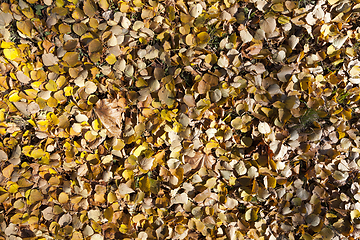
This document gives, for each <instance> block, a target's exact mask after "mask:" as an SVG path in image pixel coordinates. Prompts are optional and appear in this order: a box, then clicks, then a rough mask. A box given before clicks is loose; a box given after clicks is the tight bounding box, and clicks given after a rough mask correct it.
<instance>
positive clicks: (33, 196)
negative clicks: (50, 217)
mask: <svg viewBox="0 0 360 240" xmlns="http://www.w3.org/2000/svg"><path fill="white" fill-rule="evenodd" d="M26 193H28V196H27V199H28V204H33V203H36V202H38V201H41V200H43V199H44V195H43V194H42V193H41V192H40V191H39V190H38V189H30V190H28V191H27V192H26ZM25 195H26V194H25Z"/></svg>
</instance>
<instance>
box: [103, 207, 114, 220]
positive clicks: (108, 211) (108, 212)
mask: <svg viewBox="0 0 360 240" xmlns="http://www.w3.org/2000/svg"><path fill="white" fill-rule="evenodd" d="M113 216H114V209H113V208H112V207H111V206H110V207H108V208H107V209H105V211H104V217H105V218H106V219H107V220H108V221H109V222H111V220H112V218H113Z"/></svg>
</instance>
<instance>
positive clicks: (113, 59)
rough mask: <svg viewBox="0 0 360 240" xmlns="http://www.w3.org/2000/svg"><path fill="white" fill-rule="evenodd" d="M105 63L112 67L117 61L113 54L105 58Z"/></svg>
mask: <svg viewBox="0 0 360 240" xmlns="http://www.w3.org/2000/svg"><path fill="white" fill-rule="evenodd" d="M105 60H106V62H107V63H108V64H110V65H113V64H114V63H116V61H117V59H116V57H115V55H114V54H112V53H111V54H109V55H108V56H107V57H106V59H105Z"/></svg>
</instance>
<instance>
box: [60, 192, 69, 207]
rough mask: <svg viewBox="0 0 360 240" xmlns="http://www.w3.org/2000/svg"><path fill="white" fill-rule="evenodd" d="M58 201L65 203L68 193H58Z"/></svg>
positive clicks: (67, 199)
mask: <svg viewBox="0 0 360 240" xmlns="http://www.w3.org/2000/svg"><path fill="white" fill-rule="evenodd" d="M58 201H59V203H61V204H64V203H67V202H68V201H69V195H67V193H65V192H62V193H60V194H59V198H58Z"/></svg>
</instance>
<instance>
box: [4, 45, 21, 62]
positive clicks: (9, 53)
mask: <svg viewBox="0 0 360 240" xmlns="http://www.w3.org/2000/svg"><path fill="white" fill-rule="evenodd" d="M4 56H5V57H6V58H7V59H9V60H15V59H16V58H19V57H20V50H19V49H17V48H6V49H4Z"/></svg>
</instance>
